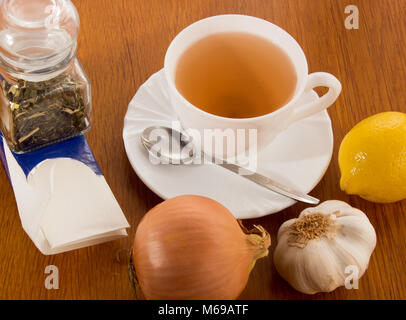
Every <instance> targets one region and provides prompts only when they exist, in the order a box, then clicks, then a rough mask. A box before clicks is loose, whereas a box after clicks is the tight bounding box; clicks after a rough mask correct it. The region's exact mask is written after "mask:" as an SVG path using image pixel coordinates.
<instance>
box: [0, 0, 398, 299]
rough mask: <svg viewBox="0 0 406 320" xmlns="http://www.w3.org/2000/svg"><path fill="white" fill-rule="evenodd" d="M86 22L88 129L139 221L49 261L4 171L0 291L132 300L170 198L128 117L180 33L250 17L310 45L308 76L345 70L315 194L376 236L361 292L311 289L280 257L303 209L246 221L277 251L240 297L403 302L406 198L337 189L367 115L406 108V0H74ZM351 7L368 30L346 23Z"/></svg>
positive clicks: (128, 210)
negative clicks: (145, 238) (147, 181)
mask: <svg viewBox="0 0 406 320" xmlns="http://www.w3.org/2000/svg"><path fill="white" fill-rule="evenodd" d="M73 2H74V3H75V5H76V6H77V9H78V11H79V14H80V17H81V32H80V38H79V57H80V59H81V61H82V63H83V65H84V67H85V69H86V72H87V74H88V76H89V78H90V80H91V83H92V85H93V124H94V125H93V128H92V130H91V131H90V132H89V133H88V134H87V137H88V140H89V143H90V145H91V147H92V149H93V151H94V154H95V156H96V159H97V160H98V162H99V164H100V167H101V169H102V171H103V172H104V175H105V177H106V179H107V181H108V183H109V184H110V186H111V189H112V190H113V192H114V194H115V196H116V198H117V200H118V201H119V203H120V204H121V206H122V208H123V210H124V212H125V214H126V216H127V218H128V220H129V222H130V224H131V225H132V228H131V229H130V230H129V237H128V238H126V239H123V240H120V241H114V242H110V243H106V244H102V245H98V246H94V247H90V248H85V249H81V250H76V251H73V252H68V253H64V254H59V255H56V256H43V255H42V254H41V253H40V252H39V251H38V250H37V249H36V247H35V246H34V244H33V243H32V242H31V240H30V239H29V238H28V236H27V235H26V234H25V232H24V230H23V229H22V227H21V223H20V219H19V216H18V212H17V207H16V204H15V200H14V195H13V191H12V189H11V187H10V185H9V183H8V181H7V178H6V175H5V173H4V171H3V170H0V204H1V210H0V243H1V247H0V270H1V272H0V298H2V299H32V298H35V299H38V298H39V299H88V298H91V299H134V297H135V296H134V292H133V288H132V286H131V284H130V281H129V277H128V271H127V264H128V259H127V252H128V250H129V249H130V248H131V245H132V238H133V235H134V232H135V229H136V226H137V224H138V222H139V221H140V219H141V218H142V216H143V215H144V214H145V213H146V212H147V211H148V210H149V209H150V208H152V207H153V206H154V205H156V204H157V203H159V202H160V201H161V199H160V198H159V197H157V196H156V195H155V194H154V193H152V192H151V191H150V190H149V189H148V188H147V187H146V186H145V185H144V184H143V183H142V182H141V181H140V179H139V178H138V177H137V175H136V174H135V173H134V171H133V169H132V167H131V166H130V163H129V162H128V160H127V156H126V154H125V151H124V145H123V140H122V128H123V119H124V115H125V112H126V110H127V105H128V103H129V101H130V100H131V98H132V97H133V95H134V94H135V92H136V90H137V88H138V87H139V86H140V85H141V84H142V83H143V82H144V81H145V80H146V79H147V78H148V77H149V76H150V75H151V74H152V73H154V72H156V71H158V70H159V69H160V68H162V66H163V59H164V55H165V51H166V48H167V47H168V45H169V43H170V41H171V39H172V38H173V37H174V36H175V35H176V34H177V33H178V32H179V31H181V30H182V29H183V28H184V27H186V26H187V25H189V24H191V23H192V22H194V21H196V20H198V19H201V18H204V17H208V16H211V15H216V14H224V13H242V14H248V15H253V16H257V17H260V18H264V19H266V20H269V21H271V22H273V23H275V24H277V25H279V26H281V27H282V28H284V29H285V30H287V31H288V32H289V33H290V34H291V35H292V36H293V37H294V38H296V39H297V41H298V42H299V44H300V45H301V46H302V47H303V49H304V52H305V54H306V56H307V58H308V62H309V67H310V71H326V72H330V73H332V74H334V75H336V76H337V78H338V79H340V81H341V82H342V84H343V91H342V94H341V96H340V98H339V99H338V101H337V102H336V104H335V105H334V106H333V107H331V108H330V109H329V114H330V116H331V119H332V123H333V130H334V137H335V141H334V142H335V146H334V155H333V158H332V161H331V164H330V167H329V169H328V171H327V173H326V175H325V176H324V178H323V180H322V181H321V182H320V184H319V185H318V186H317V187H316V188H315V189H314V190H313V192H312V195H314V196H316V197H319V198H320V199H323V200H327V199H339V200H344V201H347V202H348V203H350V204H351V205H353V206H355V207H357V208H359V209H361V210H363V211H364V212H366V213H367V214H368V217H369V218H370V220H371V222H372V224H373V225H374V227H375V228H376V232H377V236H378V243H377V247H376V250H375V252H374V253H373V255H372V258H371V261H370V266H369V269H368V271H367V273H366V274H365V276H364V277H363V278H362V279H361V280H360V283H359V289H358V290H346V289H344V288H340V289H338V290H336V291H334V292H332V293H329V294H317V295H314V296H308V295H304V294H301V293H299V292H297V291H295V290H294V289H292V288H291V287H290V286H289V285H288V284H287V283H286V282H285V281H284V280H282V279H281V278H280V277H279V275H278V274H277V272H276V271H275V268H274V267H273V263H272V258H271V257H272V250H273V248H274V245H275V243H276V239H275V236H276V232H277V230H278V228H279V226H280V225H281V223H282V222H284V221H285V220H287V219H290V218H293V217H296V216H297V215H298V213H299V212H300V211H301V210H302V209H303V208H304V207H305V206H304V205H302V204H297V205H294V206H292V207H291V208H289V209H286V210H284V211H282V212H280V213H277V214H274V215H271V216H268V217H264V218H262V219H257V220H255V221H249V223H258V224H261V225H263V226H264V227H265V228H266V229H268V230H269V231H270V233H271V235H272V241H273V246H272V250H271V255H270V257H269V258H266V259H262V260H260V261H259V262H258V263H257V265H256V267H255V269H254V271H253V273H252V274H251V277H250V279H249V282H248V285H247V287H246V289H245V291H244V292H243V293H242V295H241V298H243V299H405V298H406V272H405V268H406V212H405V211H406V201H402V202H398V203H395V204H388V205H379V204H373V203H370V202H367V201H364V200H362V199H361V198H359V197H357V196H347V195H346V194H345V193H343V192H342V191H340V188H339V184H338V182H339V177H340V173H339V168H338V163H337V152H338V148H339V145H340V142H341V140H342V138H343V137H344V135H345V134H346V132H348V131H349V130H350V129H351V128H352V127H353V126H354V125H355V124H356V123H357V122H358V121H360V120H362V119H364V118H365V117H367V116H369V115H372V114H375V113H377V112H381V111H389V110H393V111H403V112H406V58H405V57H406V36H405V35H406V20H405V18H404V17H405V16H406V0H381V1H377V0H351V1H346V0H249V1H248V0H246V1H243V0H218V1H216V0H193V1H191V0H114V1H111V0H81V1H79V0H74V1H73ZM348 4H354V5H357V7H358V9H359V15H360V16H359V29H358V30H347V29H346V28H345V25H344V20H345V18H346V16H347V15H346V14H345V13H344V10H345V7H346V6H347V5H348ZM51 264H52V265H56V266H57V267H58V268H59V275H60V281H59V286H60V289H59V290H47V289H45V286H44V280H45V277H46V275H45V273H44V270H45V267H46V266H47V265H51Z"/></svg>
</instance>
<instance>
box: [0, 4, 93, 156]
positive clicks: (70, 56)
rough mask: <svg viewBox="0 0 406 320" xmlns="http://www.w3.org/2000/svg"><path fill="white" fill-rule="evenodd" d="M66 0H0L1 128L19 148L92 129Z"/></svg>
mask: <svg viewBox="0 0 406 320" xmlns="http://www.w3.org/2000/svg"><path fill="white" fill-rule="evenodd" d="M78 32H79V16H78V13H77V11H76V9H75V7H74V5H73V4H72V3H71V1H70V0H0V82H1V84H0V88H1V89H0V100H1V101H0V119H1V121H0V128H1V131H2V133H3V135H4V137H5V138H6V140H7V143H8V145H9V147H10V149H11V150H13V151H14V152H17V153H23V152H28V151H32V150H34V149H37V148H40V147H43V146H46V145H49V144H52V143H56V142H59V141H62V140H66V139H69V138H72V137H74V136H77V135H80V134H82V133H85V132H87V131H88V130H89V129H90V113H91V87H90V82H89V80H88V78H87V76H86V74H85V72H84V70H83V67H82V66H81V64H80V62H79V60H78V58H77V57H76V47H77V37H78Z"/></svg>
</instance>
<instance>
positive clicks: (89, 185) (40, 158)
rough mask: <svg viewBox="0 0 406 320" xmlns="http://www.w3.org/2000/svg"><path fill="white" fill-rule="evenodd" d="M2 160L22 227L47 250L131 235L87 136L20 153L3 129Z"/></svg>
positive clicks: (42, 250)
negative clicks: (9, 144) (9, 145)
mask: <svg viewBox="0 0 406 320" xmlns="http://www.w3.org/2000/svg"><path fill="white" fill-rule="evenodd" d="M0 159H1V161H2V163H3V167H4V169H5V171H6V173H7V176H8V178H9V180H10V183H11V185H12V187H13V190H14V194H15V198H16V201H17V206H18V211H19V214H20V219H21V223H22V226H23V228H24V230H25V231H26V232H27V234H28V235H29V237H30V238H31V239H32V241H33V242H34V243H35V245H36V246H37V247H38V249H39V250H40V251H41V252H42V253H43V254H56V253H61V252H64V251H69V250H73V249H78V248H82V247H86V246H90V245H94V244H98V243H102V242H105V241H110V240H114V239H118V238H121V237H125V236H126V235H127V232H126V228H128V227H129V224H128V222H127V220H126V218H125V216H124V214H123V212H122V210H121V208H120V206H119V205H118V203H117V201H116V199H115V198H114V195H113V193H112V192H111V190H110V188H109V186H108V184H107V182H106V180H105V179H104V176H103V174H102V172H101V171H100V168H99V166H98V164H97V162H96V160H95V159H94V156H93V153H92V151H91V149H90V147H89V145H88V143H87V141H86V138H85V137H84V136H79V137H76V138H73V139H70V140H67V141H64V142H61V143H58V144H54V145H51V146H48V147H44V148H41V149H38V150H36V151H33V152H29V153H25V154H16V153H13V152H12V151H11V150H10V149H9V147H8V145H7V143H6V141H5V139H4V137H3V136H2V135H1V133H0Z"/></svg>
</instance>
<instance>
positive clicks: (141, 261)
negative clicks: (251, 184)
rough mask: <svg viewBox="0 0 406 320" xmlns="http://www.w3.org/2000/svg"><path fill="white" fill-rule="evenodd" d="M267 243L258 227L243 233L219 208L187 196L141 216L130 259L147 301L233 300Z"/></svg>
mask: <svg viewBox="0 0 406 320" xmlns="http://www.w3.org/2000/svg"><path fill="white" fill-rule="evenodd" d="M270 244H271V239H270V236H269V234H268V233H267V232H266V231H265V230H264V229H263V228H262V227H261V226H255V229H254V230H253V231H247V230H246V229H245V228H243V227H242V226H240V225H239V223H238V221H237V220H236V219H235V218H234V217H233V215H232V214H231V213H230V212H229V211H228V210H227V209H226V208H225V207H224V206H222V205H221V204H220V203H218V202H216V201H214V200H212V199H209V198H205V197H201V196H189V195H188V196H180V197H176V198H173V199H170V200H166V201H164V202H162V203H161V204H159V205H157V206H156V207H154V208H152V209H151V210H150V211H149V212H148V213H147V214H146V215H145V217H144V218H143V219H142V221H141V222H140V224H139V226H138V228H137V231H136V234H135V239H134V246H133V252H132V259H133V264H134V266H135V271H136V275H137V278H138V281H139V284H140V286H141V289H142V291H143V293H144V295H145V297H146V298H147V299H182V300H184V299H236V298H237V297H238V296H239V295H240V293H241V292H242V290H243V289H244V288H245V286H246V284H247V281H248V276H249V274H250V272H251V270H252V268H253V267H254V264H255V262H256V260H257V259H259V258H262V257H265V256H267V255H268V247H269V246H270Z"/></svg>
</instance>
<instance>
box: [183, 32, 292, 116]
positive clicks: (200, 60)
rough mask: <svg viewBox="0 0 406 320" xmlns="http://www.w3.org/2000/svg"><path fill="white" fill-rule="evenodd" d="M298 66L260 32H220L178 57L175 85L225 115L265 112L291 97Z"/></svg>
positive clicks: (211, 110) (213, 111)
mask: <svg viewBox="0 0 406 320" xmlns="http://www.w3.org/2000/svg"><path fill="white" fill-rule="evenodd" d="M296 83H297V76H296V71H295V68H294V66H293V63H292V61H291V60H290V58H289V57H288V55H287V54H286V53H285V52H284V51H283V50H282V49H281V48H280V47H278V46H277V45H276V44H274V43H272V42H271V41H268V40H266V39H264V38H262V37H259V36H256V35H252V34H248V33H241V32H229V33H218V34H214V35H210V36H208V37H206V38H203V39H201V40H199V41H197V42H196V43H194V44H192V45H191V46H190V47H189V48H188V49H187V50H186V51H185V52H184V53H183V55H182V56H181V57H180V59H179V63H178V66H177V69H176V75H175V84H176V87H177V89H178V91H179V92H180V93H181V94H182V95H183V97H185V98H186V99H187V100H188V101H189V102H190V103H192V104H193V105H194V106H196V107H198V108H200V109H202V110H204V111H206V112H209V113H211V114H214V115H218V116H222V117H227V118H251V117H257V116H262V115H265V114H268V113H271V112H272V111H275V110H277V109H278V108H280V107H282V106H284V105H285V104H286V103H287V102H288V101H289V100H290V99H291V98H292V96H293V94H294V91H295V88H296Z"/></svg>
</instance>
